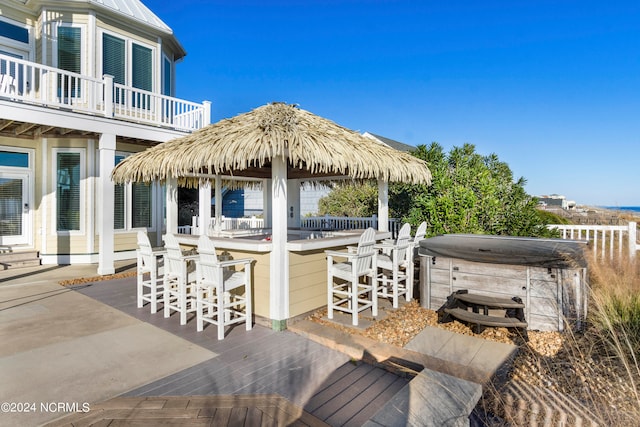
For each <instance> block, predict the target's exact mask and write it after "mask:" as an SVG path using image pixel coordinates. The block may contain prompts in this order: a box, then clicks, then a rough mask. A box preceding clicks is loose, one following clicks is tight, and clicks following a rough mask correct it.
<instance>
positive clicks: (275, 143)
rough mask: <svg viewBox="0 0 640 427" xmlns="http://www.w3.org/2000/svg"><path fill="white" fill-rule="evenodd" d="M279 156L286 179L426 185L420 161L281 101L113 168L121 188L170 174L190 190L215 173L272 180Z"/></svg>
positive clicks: (428, 175) (425, 169)
mask: <svg viewBox="0 0 640 427" xmlns="http://www.w3.org/2000/svg"><path fill="white" fill-rule="evenodd" d="M276 157H281V158H286V159H287V162H286V163H287V166H288V168H287V177H288V178H289V179H314V178H319V177H351V178H354V179H380V180H384V181H387V182H389V181H394V182H396V181H398V182H409V183H416V184H429V183H430V181H431V173H430V172H429V169H428V167H427V165H426V163H425V162H423V161H422V160H419V159H417V158H415V157H413V156H411V155H410V154H408V153H404V152H401V151H397V150H394V149H393V148H391V147H389V146H387V145H383V144H380V143H378V142H376V141H373V140H371V139H369V138H366V137H364V136H362V135H361V134H359V133H358V132H355V131H352V130H350V129H347V128H344V127H342V126H340V125H338V124H336V123H334V122H332V121H330V120H327V119H325V118H322V117H319V116H317V115H314V114H312V113H310V112H308V111H305V110H302V109H300V108H298V107H296V106H294V105H287V104H283V103H273V104H267V105H264V106H262V107H259V108H256V109H255V110H252V111H250V112H248V113H244V114H240V115H238V116H235V117H233V118H230V119H225V120H221V121H219V122H218V123H215V124H211V125H209V126H206V127H204V128H202V129H200V130H198V131H196V132H193V133H192V134H190V135H187V136H184V137H181V138H177V139H174V140H171V141H168V142H165V143H163V144H160V145H157V146H155V147H152V148H149V149H148V150H146V151H144V152H141V153H138V154H136V155H133V156H130V157H128V158H127V159H125V160H124V161H123V162H121V163H120V164H118V166H117V167H116V168H115V170H114V172H113V179H114V181H115V182H116V183H125V182H151V181H164V180H166V179H167V178H170V177H175V178H180V181H182V182H190V183H191V184H192V185H193V184H195V182H194V181H197V180H199V179H201V178H203V177H207V176H209V177H211V176H213V175H229V176H237V177H252V178H272V176H271V167H272V162H273V159H274V158H276ZM194 178H195V180H194Z"/></svg>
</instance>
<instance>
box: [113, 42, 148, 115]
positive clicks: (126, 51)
mask: <svg viewBox="0 0 640 427" xmlns="http://www.w3.org/2000/svg"><path fill="white" fill-rule="evenodd" d="M153 57H154V49H153V48H152V47H149V46H145V45H143V44H140V43H137V42H134V41H132V40H128V39H125V38H122V37H119V36H117V35H114V34H110V33H107V32H106V31H105V32H103V33H102V73H103V74H108V75H111V76H113V77H114V78H113V81H114V83H119V84H122V85H127V86H131V87H134V88H137V89H142V90H146V91H153V75H154V74H153V69H154V67H153V64H154V60H153ZM114 101H115V102H118V103H121V104H122V103H125V102H126V100H125V99H124V97H123V96H121V95H120V94H119V93H118V91H116V94H115V98H114ZM129 102H131V103H132V106H133V107H138V108H145V109H149V108H150V107H151V99H150V97H149V96H148V95H143V94H141V93H134V94H133V95H132V96H131V99H130V100H129Z"/></svg>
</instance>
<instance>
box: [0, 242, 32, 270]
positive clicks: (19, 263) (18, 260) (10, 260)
mask: <svg viewBox="0 0 640 427" xmlns="http://www.w3.org/2000/svg"><path fill="white" fill-rule="evenodd" d="M38 265H40V258H39V253H38V251H15V252H14V251H13V249H12V248H11V247H8V246H1V247H0V270H9V269H15V268H24V267H35V266H38Z"/></svg>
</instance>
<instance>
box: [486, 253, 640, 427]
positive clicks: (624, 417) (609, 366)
mask: <svg viewBox="0 0 640 427" xmlns="http://www.w3.org/2000/svg"><path fill="white" fill-rule="evenodd" d="M588 271H589V294H590V301H589V316H588V319H587V322H586V323H587V325H586V327H585V328H584V329H583V330H581V331H571V330H569V331H565V332H563V333H555V332H552V333H531V334H530V337H531V340H530V342H529V343H527V344H524V345H522V346H521V347H520V352H519V355H518V357H517V358H516V360H515V361H514V364H513V369H512V371H511V373H510V375H509V378H508V379H507V381H506V382H504V383H503V384H500V385H496V388H495V389H489V390H486V392H485V395H484V399H485V402H484V405H483V406H484V409H485V410H486V411H487V412H489V413H493V414H495V415H497V416H498V417H499V418H498V420H499V422H498V423H496V422H495V420H493V422H491V421H490V422H487V424H489V425H505V424H504V422H505V421H506V422H507V423H509V424H510V425H521V424H527V425H548V423H549V422H551V423H552V425H556V424H557V423H558V422H560V423H562V422H563V421H562V417H566V419H565V421H564V422H565V424H564V425H573V424H578V423H580V424H582V425H607V426H612V427H618V426H628V425H637V423H638V420H640V360H639V358H638V357H639V355H640V259H636V260H635V262H632V261H629V260H626V259H614V260H598V261H592V262H591V263H590V265H589V269H588ZM541 342H542V343H543V344H541ZM523 390H526V391H523ZM567 401H570V402H575V405H573V404H567V405H563V404H562V402H567ZM558 402H560V403H558ZM545 408H554V409H551V410H548V412H547V413H545V410H546V409H545ZM558 408H560V409H558Z"/></svg>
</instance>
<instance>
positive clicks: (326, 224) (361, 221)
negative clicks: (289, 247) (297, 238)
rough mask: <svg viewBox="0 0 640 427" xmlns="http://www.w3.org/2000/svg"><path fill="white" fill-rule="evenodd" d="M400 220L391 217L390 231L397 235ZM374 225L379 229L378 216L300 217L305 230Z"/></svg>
mask: <svg viewBox="0 0 640 427" xmlns="http://www.w3.org/2000/svg"><path fill="white" fill-rule="evenodd" d="M399 225H400V222H399V221H398V220H397V219H396V218H390V219H389V223H388V226H389V231H391V232H392V234H393V236H394V237H395V236H396V234H397V232H398V226H399ZM369 227H373V228H375V229H376V230H377V229H378V217H377V216H376V215H373V216H371V217H352V216H330V215H325V216H312V217H304V218H301V219H300V228H302V229H305V230H358V229H363V230H364V229H365V228H369Z"/></svg>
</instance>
